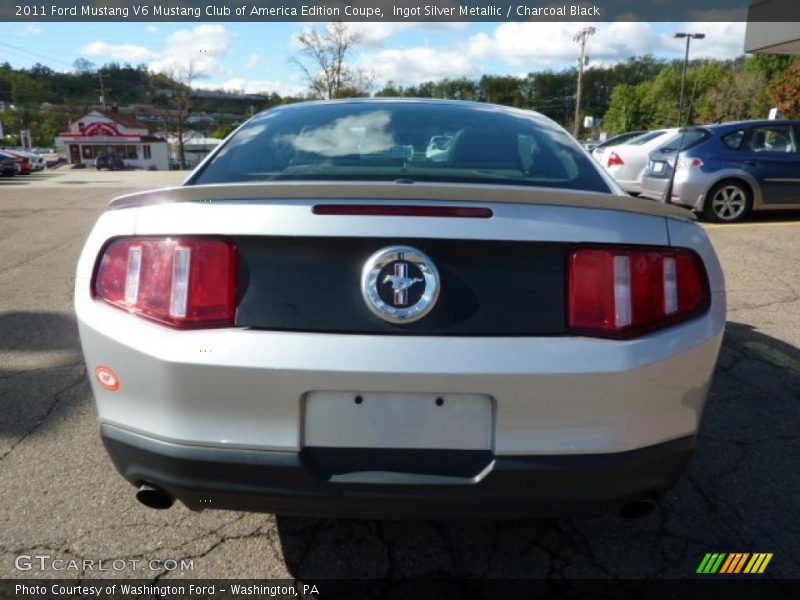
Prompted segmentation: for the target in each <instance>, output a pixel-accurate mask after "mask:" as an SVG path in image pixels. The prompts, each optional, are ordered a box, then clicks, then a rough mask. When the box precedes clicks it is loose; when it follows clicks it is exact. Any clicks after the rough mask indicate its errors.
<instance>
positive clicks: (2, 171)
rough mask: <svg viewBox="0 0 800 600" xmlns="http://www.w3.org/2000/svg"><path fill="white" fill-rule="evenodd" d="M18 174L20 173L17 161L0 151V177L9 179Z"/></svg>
mask: <svg viewBox="0 0 800 600" xmlns="http://www.w3.org/2000/svg"><path fill="white" fill-rule="evenodd" d="M17 173H19V165H17V159H16V158H15V157H13V156H11V155H10V154H5V153H3V152H1V151H0V175H3V176H4V177H9V176H12V175H16V174H17Z"/></svg>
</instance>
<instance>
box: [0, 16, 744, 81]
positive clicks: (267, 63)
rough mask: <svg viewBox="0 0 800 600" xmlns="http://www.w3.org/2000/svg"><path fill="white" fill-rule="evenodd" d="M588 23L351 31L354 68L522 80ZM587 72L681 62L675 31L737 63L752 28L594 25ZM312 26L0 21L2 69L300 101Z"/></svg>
mask: <svg viewBox="0 0 800 600" xmlns="http://www.w3.org/2000/svg"><path fill="white" fill-rule="evenodd" d="M584 25H586V24H582V23H575V22H555V23H530V22H525V23H408V22H403V23H354V24H351V26H353V27H356V28H357V29H358V30H359V32H360V34H361V36H362V40H363V42H362V44H361V45H360V47H359V48H358V49H357V51H356V52H355V53H354V54H353V56H352V58H351V60H350V62H352V63H353V64H355V65H357V66H359V67H361V68H363V69H365V70H366V71H367V72H369V73H370V74H372V76H373V77H374V79H375V81H376V83H377V84H378V85H382V84H385V83H387V82H388V81H393V82H394V83H396V84H400V85H406V86H407V85H414V84H418V83H420V82H422V81H427V80H431V79H434V80H435V79H441V78H444V77H451V78H453V77H462V76H463V77H480V76H481V75H483V74H493V75H494V74H507V75H523V74H525V73H528V72H530V71H536V70H542V69H547V68H552V69H555V70H560V69H563V68H568V67H571V66H573V65H575V64H576V60H577V55H578V50H579V49H578V45H577V44H576V43H575V42H574V41H573V39H572V38H573V35H574V34H575V32H576V31H578V30H579V29H580V28H581V27H583V26H584ZM591 25H593V26H595V27H597V33H596V34H595V35H594V36H593V37H591V38H590V39H589V41H588V43H587V54H588V55H589V57H590V61H589V67H590V68H591V67H592V66H593V65H594V66H599V65H603V66H605V65H609V64H613V63H616V62H620V61H623V60H625V59H627V58H629V57H631V56H634V55H641V54H647V53H651V54H654V55H656V56H658V57H662V58H682V57H683V52H684V48H685V46H684V41H683V40H677V39H674V37H673V34H674V33H675V32H676V31H689V32H703V33H705V34H706V39H704V40H695V41H693V43H692V58H703V57H708V58H719V59H725V58H733V57H735V56H739V55H741V54H742V53H743V47H744V32H745V24H744V23H742V22H732V23H725V22H721V23H720V22H712V23H645V22H616V23H591ZM309 26H311V25H310V24H307V23H224V24H223V23H130V22H129V23H0V62H5V61H8V62H9V63H11V65H12V66H14V67H30V66H32V65H33V64H35V63H37V62H39V63H42V64H45V65H47V66H48V67H50V68H52V69H54V70H58V71H69V70H72V63H73V61H74V60H75V59H77V58H79V57H80V58H85V59H87V60H89V61H91V62H93V63H95V64H96V65H98V66H100V65H102V64H105V63H107V62H111V61H116V62H120V63H125V62H130V63H132V64H139V63H146V64H147V65H148V67H149V68H150V69H151V70H154V71H164V70H169V69H170V68H173V67H174V66H175V65H176V64H179V65H180V64H184V65H185V64H187V63H188V62H189V61H192V62H193V63H194V66H195V69H196V70H197V71H198V72H199V74H200V77H199V79H198V80H197V82H196V84H195V87H202V88H211V89H218V88H222V89H226V90H231V91H244V92H247V93H262V92H277V93H279V94H281V95H288V94H297V93H301V92H303V91H304V90H305V86H304V82H303V79H302V76H301V74H300V72H299V71H298V69H297V67H296V66H293V65H292V64H291V59H292V57H295V56H297V54H298V46H297V43H296V36H297V34H298V32H300V31H301V30H302V29H303V28H305V27H309Z"/></svg>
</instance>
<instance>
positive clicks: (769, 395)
mask: <svg viewBox="0 0 800 600" xmlns="http://www.w3.org/2000/svg"><path fill="white" fill-rule="evenodd" d="M798 422H800V351H798V349H797V348H796V347H794V346H792V345H790V344H787V343H785V342H782V341H780V340H777V339H775V338H772V337H770V336H766V335H764V334H763V333H761V332H760V331H758V330H757V329H754V328H753V327H751V326H749V325H746V324H742V323H734V322H729V323H728V324H727V332H726V336H725V339H724V341H723V348H722V352H721V355H720V360H719V364H718V367H717V371H716V375H715V378H714V382H713V384H712V388H711V391H710V396H709V400H708V404H707V407H706V411H705V414H704V418H703V421H702V424H701V427H700V433H699V436H698V446H697V452H696V454H695V457H694V459H693V460H692V462H691V463H690V466H689V468H688V469H687V472H686V473H685V475H684V476H683V477H682V478H681V479H680V481H679V482H678V484H677V485H676V486H675V487H674V488H673V489H672V490H670V491H669V492H668V493H666V494H665V495H664V496H663V497H662V498H661V499H660V501H659V503H658V507H657V508H656V510H655V511H654V512H652V513H651V514H649V515H648V516H646V517H643V518H639V519H623V518H621V517H620V516H618V515H616V514H610V515H606V516H603V517H577V518H558V519H555V518H554V519H542V520H510V521H474V522H455V521H438V522H393V521H367V520H365V521H353V520H329V519H311V518H299V517H288V516H278V517H277V518H276V521H277V530H278V535H279V540H280V544H281V547H282V550H283V555H284V560H285V564H286V567H287V569H288V571H289V573H290V574H291V575H292V576H293V577H295V578H297V579H301V580H304V579H312V580H313V579H329V578H330V579H339V578H346V579H360V578H377V579H382V578H392V579H394V578H492V579H499V578H512V579H513V578H562V577H563V578H595V579H605V578H620V577H631V578H645V577H647V578H651V577H655V578H659V577H660V578H686V577H692V576H694V574H695V570H696V568H697V565H698V564H699V562H700V560H702V557H703V556H704V553H706V552H712V551H714V552H717V551H728V552H773V553H775V558H774V559H773V561H772V563H771V564H770V567H769V570H770V574H771V575H772V576H773V577H780V576H783V577H787V578H789V577H793V578H796V577H798V576H800V562H799V561H800V559H798V557H800V536H797V533H796V532H797V531H798V529H800V517H799V516H798V515H800V510H798V509H799V508H800V495H799V494H798V491H797V490H798V489H800V470H798V469H797V456H798V455H800V432H798Z"/></svg>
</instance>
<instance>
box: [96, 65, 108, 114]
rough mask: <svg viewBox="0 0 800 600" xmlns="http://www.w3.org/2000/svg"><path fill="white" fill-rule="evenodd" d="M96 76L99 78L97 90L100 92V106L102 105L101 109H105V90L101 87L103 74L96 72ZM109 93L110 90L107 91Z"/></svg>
mask: <svg viewBox="0 0 800 600" xmlns="http://www.w3.org/2000/svg"><path fill="white" fill-rule="evenodd" d="M97 74H98V75H99V76H100V90H99V92H100V104H102V105H103V108H105V107H106V88H105V86H104V85H103V72H102V71H98V72H97ZM109 91H111V90H109Z"/></svg>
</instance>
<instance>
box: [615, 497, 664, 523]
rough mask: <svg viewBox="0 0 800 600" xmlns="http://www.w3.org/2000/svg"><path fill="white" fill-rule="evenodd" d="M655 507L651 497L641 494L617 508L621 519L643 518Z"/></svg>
mask: <svg viewBox="0 0 800 600" xmlns="http://www.w3.org/2000/svg"><path fill="white" fill-rule="evenodd" d="M655 508H656V503H655V500H653V498H651V497H649V496H643V497H641V498H636V499H635V500H631V501H630V502H628V503H627V504H626V505H625V506H623V507H622V508H620V509H619V516H620V517H622V518H623V519H643V518H644V517H646V516H648V515H649V514H650V513H652V512H653V511H654V510H655Z"/></svg>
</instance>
